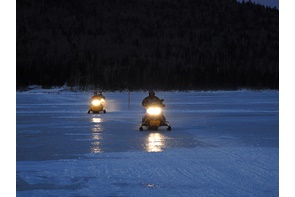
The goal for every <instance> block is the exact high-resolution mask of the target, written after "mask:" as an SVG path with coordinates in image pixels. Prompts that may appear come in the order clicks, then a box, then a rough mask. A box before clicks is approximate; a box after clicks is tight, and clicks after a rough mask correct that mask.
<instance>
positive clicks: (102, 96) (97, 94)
mask: <svg viewBox="0 0 295 197" xmlns="http://www.w3.org/2000/svg"><path fill="white" fill-rule="evenodd" d="M94 98H97V99H105V96H104V95H103V94H102V91H99V92H98V93H97V92H96V91H95V92H94V95H93V96H92V98H91V99H94Z"/></svg>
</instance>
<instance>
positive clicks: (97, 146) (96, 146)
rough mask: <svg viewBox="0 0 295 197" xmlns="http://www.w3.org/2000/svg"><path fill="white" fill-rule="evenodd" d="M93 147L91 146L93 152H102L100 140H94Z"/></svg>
mask: <svg viewBox="0 0 295 197" xmlns="http://www.w3.org/2000/svg"><path fill="white" fill-rule="evenodd" d="M91 145H92V147H91V153H102V152H103V151H102V149H101V148H100V142H98V141H96V142H92V143H91Z"/></svg>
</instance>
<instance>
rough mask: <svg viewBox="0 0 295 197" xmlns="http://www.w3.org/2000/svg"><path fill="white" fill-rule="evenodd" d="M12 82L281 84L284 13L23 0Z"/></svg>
mask: <svg viewBox="0 0 295 197" xmlns="http://www.w3.org/2000/svg"><path fill="white" fill-rule="evenodd" d="M16 5H17V18H16V19H17V23H16V25H17V39H16V44H17V45H16V46H17V47H16V50H17V53H16V55H17V61H16V86H17V87H16V88H17V89H19V88H24V87H26V86H28V85H42V86H43V87H51V86H62V85H64V84H67V85H68V86H80V87H82V88H85V87H88V86H95V87H98V88H101V89H106V90H121V89H127V88H128V89H131V90H137V89H150V88H152V89H163V90H171V89H176V90H190V89H193V90H194V89H196V90H198V89H237V88H254V89H259V88H268V89H278V88H279V12H278V10H277V9H274V8H269V7H265V6H261V5H258V4H255V3H251V2H244V3H238V2H237V1H235V0H232V1H228V0H219V1H217V0H216V1H206V0H199V1H191V0H185V1H178V0H162V1H154V0H141V1H135V0H127V1H115V0H108V1H99V2H97V1H94V0H89V1H87V2H85V1H82V0H81V1H80V0H77V1H75V2H71V3H68V2H66V1H54V0H52V1H49V2H47V1H45V0H40V1H37V2H36V1H33V0H25V1H20V0H17V2H16Z"/></svg>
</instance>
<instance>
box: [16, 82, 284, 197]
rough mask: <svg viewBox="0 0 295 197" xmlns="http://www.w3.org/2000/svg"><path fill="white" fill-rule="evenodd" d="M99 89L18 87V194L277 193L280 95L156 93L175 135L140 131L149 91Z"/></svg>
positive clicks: (243, 91) (242, 92)
mask: <svg viewBox="0 0 295 197" xmlns="http://www.w3.org/2000/svg"><path fill="white" fill-rule="evenodd" d="M104 95H105V96H106V110H107V113H105V114H103V113H100V114H87V110H88V105H89V99H90V98H91V96H92V92H90V91H86V92H81V91H77V92H70V91H65V90H64V89H62V88H61V89H51V90H44V89H36V88H32V89H31V90H29V91H26V92H17V93H16V194H17V196H267V197H270V196H279V92H278V91H270V90H265V91H251V90H240V91H189V92H177V91H175V92H156V95H157V96H159V97H160V98H163V99H164V100H165V101H164V104H166V107H165V109H164V115H165V116H166V119H167V121H169V122H170V124H171V126H172V131H167V130H166V127H160V128H159V129H158V130H156V131H147V130H146V128H144V131H139V124H140V121H141V118H142V116H143V115H144V113H145V110H144V108H143V107H142V106H141V101H142V99H143V98H144V97H146V96H147V92H144V91H142V92H140V91H139V92H130V94H129V93H128V92H104ZM129 100H130V104H129V102H128V101H129Z"/></svg>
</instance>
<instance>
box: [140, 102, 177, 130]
mask: <svg viewBox="0 0 295 197" xmlns="http://www.w3.org/2000/svg"><path fill="white" fill-rule="evenodd" d="M162 101H164V100H163V99H162ZM143 126H145V127H147V129H148V130H157V129H158V127H161V126H168V127H167V131H171V126H170V124H169V122H168V121H166V118H165V116H164V114H163V111H162V107H161V105H159V103H151V104H149V105H148V106H147V107H146V114H145V115H144V116H143V117H142V122H141V124H140V127H139V130H140V131H143Z"/></svg>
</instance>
